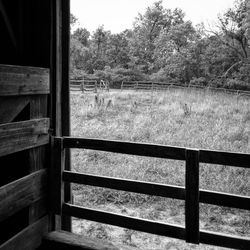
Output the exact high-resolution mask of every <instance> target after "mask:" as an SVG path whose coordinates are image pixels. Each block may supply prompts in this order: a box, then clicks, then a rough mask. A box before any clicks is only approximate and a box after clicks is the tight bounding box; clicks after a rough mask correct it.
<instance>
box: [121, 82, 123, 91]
mask: <svg viewBox="0 0 250 250" xmlns="http://www.w3.org/2000/svg"><path fill="white" fill-rule="evenodd" d="M122 89H123V81H122V85H121V90H122Z"/></svg>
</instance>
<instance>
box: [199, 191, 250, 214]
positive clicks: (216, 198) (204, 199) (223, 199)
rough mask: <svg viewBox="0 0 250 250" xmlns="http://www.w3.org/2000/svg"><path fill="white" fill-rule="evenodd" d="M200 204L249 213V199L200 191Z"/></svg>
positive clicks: (247, 197)
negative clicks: (242, 210) (243, 210)
mask: <svg viewBox="0 0 250 250" xmlns="http://www.w3.org/2000/svg"><path fill="white" fill-rule="evenodd" d="M200 202H201V203H207V204H211V205H217V206H225V207H232V208H240V209H245V210H249V211H250V197H249V196H242V195H234V194H227V193H222V192H215V191H208V190H202V189H200Z"/></svg>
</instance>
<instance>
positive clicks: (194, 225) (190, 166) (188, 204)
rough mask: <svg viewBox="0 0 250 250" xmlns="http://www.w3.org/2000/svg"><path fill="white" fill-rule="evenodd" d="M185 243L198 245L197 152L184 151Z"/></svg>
mask: <svg viewBox="0 0 250 250" xmlns="http://www.w3.org/2000/svg"><path fill="white" fill-rule="evenodd" d="M185 224H186V241H187V242H190V243H194V244H199V237H200V233H199V150H193V149H192V150H191V149H187V151H186V201H185Z"/></svg>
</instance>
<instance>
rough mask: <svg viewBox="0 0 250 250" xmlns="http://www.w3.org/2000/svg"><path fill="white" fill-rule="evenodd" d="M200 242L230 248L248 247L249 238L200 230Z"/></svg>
mask: <svg viewBox="0 0 250 250" xmlns="http://www.w3.org/2000/svg"><path fill="white" fill-rule="evenodd" d="M200 242H201V243H204V244H209V245H215V246H221V247H228V248H230V249H242V250H247V249H250V238H249V237H241V236H234V235H228V234H222V233H215V232H209V231H205V230H201V231H200Z"/></svg>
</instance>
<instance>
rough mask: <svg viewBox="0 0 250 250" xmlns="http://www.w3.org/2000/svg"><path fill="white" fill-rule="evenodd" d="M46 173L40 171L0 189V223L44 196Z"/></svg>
mask: <svg viewBox="0 0 250 250" xmlns="http://www.w3.org/2000/svg"><path fill="white" fill-rule="evenodd" d="M46 187H47V171H46V170H40V171H37V172H35V173H33V174H30V175H28V176H25V177H23V178H21V179H19V180H16V181H14V182H11V183H9V184H7V185H5V186H2V187H0V200H1V202H0V221H2V220H4V219H6V218H7V217H9V216H11V215H13V214H14V213H16V212H17V211H19V210H21V209H22V208H24V207H27V206H29V205H30V204H32V203H34V202H35V201H38V200H39V199H41V198H43V197H45V196H46Z"/></svg>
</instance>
